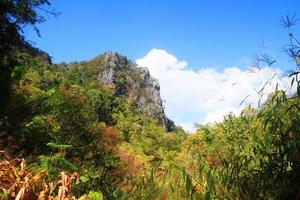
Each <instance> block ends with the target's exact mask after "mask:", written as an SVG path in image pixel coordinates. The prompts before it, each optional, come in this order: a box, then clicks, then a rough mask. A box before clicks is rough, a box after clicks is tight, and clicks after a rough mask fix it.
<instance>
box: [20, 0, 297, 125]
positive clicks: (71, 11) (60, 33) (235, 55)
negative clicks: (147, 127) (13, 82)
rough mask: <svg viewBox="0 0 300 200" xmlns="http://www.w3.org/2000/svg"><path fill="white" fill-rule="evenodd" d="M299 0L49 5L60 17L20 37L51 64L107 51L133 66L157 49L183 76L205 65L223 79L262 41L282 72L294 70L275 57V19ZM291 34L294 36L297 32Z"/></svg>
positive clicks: (278, 40)
mask: <svg viewBox="0 0 300 200" xmlns="http://www.w3.org/2000/svg"><path fill="white" fill-rule="evenodd" d="M298 1H299V0H285V1H283V0H278V1H267V0H264V1H262V0H251V1H250V0H247V1H246V0H239V1H238V0H227V1H221V0H219V1H217V0H216V1H211V0H151V1H150V0H115V1H104V0H103V1H102V0H89V1H87V0H76V1H71V0H64V1H62V0H52V1H51V2H52V7H53V8H55V9H56V10H57V11H59V12H61V15H60V16H59V17H57V18H54V17H51V16H49V17H47V21H46V22H45V23H44V24H41V25H39V26H38V27H39V29H40V31H41V35H42V37H41V38H38V37H37V36H36V34H35V33H34V31H33V30H32V29H30V28H28V29H26V31H25V35H26V37H27V39H29V40H31V41H33V42H34V43H35V44H36V46H37V47H39V48H41V49H43V50H45V51H47V52H48V53H49V54H50V55H51V56H52V57H53V61H54V62H62V61H65V62H70V61H75V60H77V61H80V60H88V59H91V58H93V57H95V56H97V55H99V54H101V53H103V52H105V51H108V50H113V51H117V52H119V53H121V54H123V55H126V56H127V57H128V58H130V59H132V60H134V61H136V60H137V59H142V58H145V57H146V55H148V54H149V52H151V50H153V49H156V50H157V49H160V50H163V51H165V52H166V53H167V54H168V55H171V56H174V57H175V58H176V59H177V58H178V62H179V63H180V61H186V62H187V64H186V65H185V66H184V70H186V71H189V70H193V71H194V72H197V71H199V70H203V69H207V68H208V69H212V70H215V71H216V73H223V74H224V70H225V69H226V68H232V67H236V68H237V69H240V70H246V69H247V67H249V61H250V60H251V59H253V58H254V54H255V52H256V51H258V50H259V46H260V44H262V41H264V43H265V46H266V47H267V50H268V51H269V52H271V53H272V54H273V55H274V56H275V57H276V58H278V60H279V61H278V62H277V63H276V65H275V66H274V67H276V68H278V69H281V70H283V71H285V70H288V69H292V68H293V65H292V63H290V62H287V60H288V58H287V57H286V55H285V54H283V53H282V52H281V47H282V46H283V45H284V44H285V43H286V42H287V41H288V40H287V39H288V38H287V31H286V30H284V29H282V28H281V27H280V22H279V20H280V17H281V16H285V15H286V14H288V13H289V14H294V13H295V14H297V12H298V10H299V9H300V3H299V2H298ZM298 16H299V17H300V15H298ZM295 33H296V35H300V32H299V27H296V29H295ZM163 51H152V54H150V55H149V58H150V57H151V56H152V57H151V58H156V55H157V54H159V53H161V54H163V55H165V57H166V58H167V57H168V56H167V54H164V52H163ZM148 60H149V59H148ZM171 60H172V59H171ZM142 63H143V64H149V63H147V62H146V63H145V62H142ZM172 63H173V64H174V62H173V61H172ZM175 64H176V63H175ZM149 65H151V66H153V67H154V68H155V66H154V65H152V64H151V63H150V64H149ZM175 68H176V67H175ZM175 68H174V69H175ZM180 70H183V69H180ZM151 71H152V70H151V69H150V72H151ZM153 73H154V74H155V71H153ZM230 73H231V72H230ZM221 75H222V74H221ZM156 78H158V79H159V78H163V77H156ZM162 86H163V85H162ZM162 90H163V89H162ZM163 97H164V96H163ZM165 98H166V97H165ZM166 101H167V103H168V97H167V98H166ZM166 107H167V108H168V104H166ZM206 112H208V111H206ZM206 114H207V113H204V112H198V113H197V112H196V113H195V112H191V113H190V114H188V112H187V111H186V113H185V114H184V113H181V114H180V115H182V116H183V117H181V119H178V121H181V122H182V123H188V122H193V123H194V122H197V121H201V120H203V116H205V115H206ZM171 115H172V114H171ZM172 117H174V116H173V115H172Z"/></svg>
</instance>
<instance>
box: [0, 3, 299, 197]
mask: <svg viewBox="0 0 300 200" xmlns="http://www.w3.org/2000/svg"><path fill="white" fill-rule="evenodd" d="M2 4H3V5H2ZM4 4H5V6H6V8H7V9H6V10H1V21H0V23H1V36H5V37H6V38H5V41H6V43H5V45H6V46H7V47H6V46H4V43H2V44H1V49H0V50H1V51H0V53H1V62H0V64H1V74H0V75H1V76H0V78H1V79H0V82H1V90H2V92H1V106H2V108H1V113H0V114H1V118H0V153H1V155H0V198H1V199H74V198H76V199H77V198H79V199H81V200H83V199H93V200H98V199H124V200H125V199H126V200H127V199H144V200H151V199H153V200H154V199H161V200H163V199H170V200H176V199H178V200H179V199H191V200H192V199H195V200H196V199H300V189H299V188H300V102H299V101H300V80H299V72H298V67H299V60H300V53H299V52H300V50H299V49H300V48H299V46H300V44H299V42H298V41H297V40H296V38H295V37H294V35H293V34H292V33H291V31H290V28H291V27H292V26H293V25H294V18H291V17H286V18H283V22H284V24H285V26H286V28H288V29H289V38H290V41H291V43H290V44H289V45H287V52H288V53H289V55H290V56H291V58H292V59H293V60H294V61H295V63H296V67H295V72H293V73H291V75H290V81H291V82H290V84H291V85H292V86H293V87H294V88H296V89H295V91H294V92H293V93H292V94H288V93H287V92H286V91H281V90H278V89H276V90H275V91H274V92H273V93H272V94H271V95H270V96H269V98H268V100H267V101H266V102H264V103H263V104H262V106H260V107H259V108H252V107H250V106H249V107H247V108H245V109H244V110H243V112H242V113H241V114H240V115H239V116H234V115H233V114H229V115H227V116H226V117H225V118H224V121H223V122H221V123H217V124H207V125H201V126H199V127H198V130H197V131H196V132H195V133H193V134H187V133H185V132H184V131H183V130H182V129H181V128H180V127H175V128H174V131H173V132H167V131H166V130H165V128H163V126H162V125H161V124H159V123H158V122H157V120H156V119H155V116H153V118H152V117H147V116H144V115H142V114H141V113H140V112H139V110H137V109H136V107H135V106H134V105H133V103H132V101H131V99H128V98H126V97H125V96H124V95H115V94H114V93H113V91H112V89H111V88H110V87H108V86H106V85H104V84H101V83H100V82H99V81H98V80H97V72H98V70H99V68H98V67H99V65H98V64H99V62H100V63H101V59H102V58H103V57H102V56H99V57H97V58H95V60H93V62H79V63H77V62H76V63H69V64H64V63H62V64H51V62H49V59H48V58H47V56H45V55H46V54H45V53H44V52H42V51H40V50H37V49H34V48H32V47H31V46H30V45H29V44H28V43H27V42H26V40H25V39H24V38H23V36H22V32H21V25H18V24H17V23H14V21H13V19H17V20H19V19H20V20H19V21H18V23H20V24H27V23H28V24H31V25H34V24H35V23H38V22H40V20H38V17H39V15H38V14H37V13H36V8H37V7H39V6H43V5H46V4H49V2H48V1H33V0H27V1H14V0H4V1H1V3H0V5H1V8H2V7H3V8H4V7H5V6H4ZM17 8H18V9H17ZM28 13H30V15H28V16H24V14H28ZM18 15H20V16H21V17H20V16H18ZM5 16H10V17H8V18H5ZM22 16H24V20H23V21H22V19H23V18H22ZM26 20H27V21H26ZM28 20H29V21H28ZM14 25H18V26H17V27H13V26H14ZM8 27H10V29H9V30H12V31H13V33H14V34H11V33H9V32H8ZM14 28H15V29H14ZM10 36H13V37H12V38H9V37H10ZM1 38H2V37H1ZM124 61H125V62H124V65H125V64H126V63H127V62H129V61H128V60H127V59H126V58H125V57H124ZM93 63H94V64H93ZM95 63H97V64H95ZM83 77H84V78H83ZM120 84H125V83H120ZM260 92H261V93H263V88H262V90H261V91H260ZM174 98H176V97H174ZM25 160H26V162H25ZM26 163H27V165H26Z"/></svg>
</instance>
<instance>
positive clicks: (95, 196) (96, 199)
mask: <svg viewBox="0 0 300 200" xmlns="http://www.w3.org/2000/svg"><path fill="white" fill-rule="evenodd" d="M88 196H89V198H91V200H103V195H102V193H101V192H96V191H90V192H89V195H88Z"/></svg>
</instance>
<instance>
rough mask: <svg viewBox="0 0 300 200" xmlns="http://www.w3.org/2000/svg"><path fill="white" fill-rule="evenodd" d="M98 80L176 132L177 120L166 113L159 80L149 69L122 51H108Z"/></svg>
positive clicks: (102, 58) (142, 111)
mask: <svg viewBox="0 0 300 200" xmlns="http://www.w3.org/2000/svg"><path fill="white" fill-rule="evenodd" d="M98 80H99V81H100V82H101V83H103V84H105V85H108V86H109V87H111V88H112V89H113V91H114V92H115V95H124V96H126V97H127V98H128V99H130V100H132V101H133V102H134V106H135V107H136V108H137V109H138V110H139V111H140V112H141V113H142V114H144V115H147V116H150V117H153V118H156V119H157V120H158V122H159V123H160V124H162V125H163V126H164V127H165V128H166V129H167V130H169V131H172V129H173V127H174V122H173V121H171V120H169V119H168V118H167V116H166V115H165V112H164V107H163V102H162V99H161V97H160V86H159V83H158V81H157V80H156V79H154V78H152V77H151V76H150V73H149V71H148V69H147V68H140V67H138V66H137V65H136V64H135V63H133V62H131V61H130V60H128V59H127V58H126V57H124V56H121V55H119V54H118V53H115V52H107V53H105V54H104V55H103V56H102V57H101V68H100V70H99V73H98Z"/></svg>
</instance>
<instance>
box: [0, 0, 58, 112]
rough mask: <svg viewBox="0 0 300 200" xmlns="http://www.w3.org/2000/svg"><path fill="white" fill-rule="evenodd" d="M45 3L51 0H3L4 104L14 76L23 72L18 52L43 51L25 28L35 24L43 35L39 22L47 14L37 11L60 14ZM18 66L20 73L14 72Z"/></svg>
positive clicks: (0, 74)
mask: <svg viewBox="0 0 300 200" xmlns="http://www.w3.org/2000/svg"><path fill="white" fill-rule="evenodd" d="M45 6H50V2H49V1H48V0H1V1H0V96H1V98H0V99H1V100H0V106H1V107H2V108H3V107H4V106H5V104H6V100H7V97H8V95H9V85H10V82H11V78H14V77H15V74H16V73H17V74H19V75H20V70H21V69H22V68H21V67H20V66H18V64H19V63H18V61H17V55H18V53H19V52H24V51H25V52H29V53H30V54H36V53H41V52H40V51H39V50H38V49H35V48H33V47H32V46H31V45H30V44H29V43H28V42H27V41H26V39H25V37H24V34H23V29H24V28H25V27H26V26H28V25H29V26H33V28H34V30H35V31H36V32H37V34H38V35H40V34H39V30H38V29H37V27H36V25H37V24H39V23H42V22H44V21H45V18H44V17H43V16H42V15H40V14H39V13H38V12H37V11H38V10H40V11H42V12H44V13H48V14H51V15H57V14H58V13H56V12H55V11H54V10H49V9H46V8H45ZM14 68H15V69H17V72H16V73H13V72H14ZM11 76H14V77H11ZM0 113H1V109H0Z"/></svg>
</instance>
